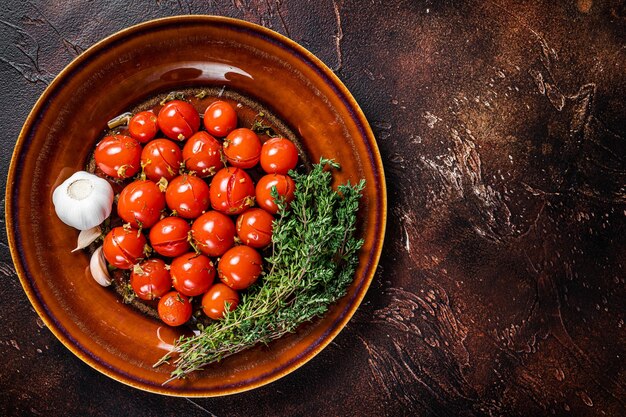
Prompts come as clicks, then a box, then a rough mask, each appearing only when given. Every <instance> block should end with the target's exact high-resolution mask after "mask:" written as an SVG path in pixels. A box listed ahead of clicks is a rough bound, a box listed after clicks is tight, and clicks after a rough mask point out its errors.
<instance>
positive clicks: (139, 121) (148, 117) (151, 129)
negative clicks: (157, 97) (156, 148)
mask: <svg viewBox="0 0 626 417" xmlns="http://www.w3.org/2000/svg"><path fill="white" fill-rule="evenodd" d="M158 130H159V126H158V124H157V117H156V114H154V113H153V112H151V111H142V112H139V113H137V114H136V115H134V116H133V117H131V119H130V122H128V132H129V133H130V136H132V137H133V138H135V139H137V140H138V141H139V142H141V143H146V142H148V141H150V140H152V139H154V136H156V133H157V131H158Z"/></svg>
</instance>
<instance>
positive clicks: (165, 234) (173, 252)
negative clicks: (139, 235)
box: [148, 217, 191, 258]
mask: <svg viewBox="0 0 626 417" xmlns="http://www.w3.org/2000/svg"><path fill="white" fill-rule="evenodd" d="M189 230H191V226H189V223H187V222H186V221H185V220H183V219H181V218H180V217H166V218H164V219H162V220H160V221H159V222H158V223H157V224H155V225H154V226H152V228H151V229H150V235H149V236H148V238H149V239H150V245H151V246H152V249H154V251H155V252H156V253H158V254H159V255H163V256H168V257H170V258H173V257H175V256H180V255H182V254H183V253H185V252H188V251H189V249H190V248H191V245H190V244H189V241H188V237H189Z"/></svg>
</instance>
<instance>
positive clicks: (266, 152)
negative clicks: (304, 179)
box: [261, 138, 298, 174]
mask: <svg viewBox="0 0 626 417" xmlns="http://www.w3.org/2000/svg"><path fill="white" fill-rule="evenodd" d="M296 165H298V149H297V148H296V145H294V144H293V142H292V141H290V140H289V139H285V138H272V139H270V140H268V141H267V142H265V143H264V144H263V147H262V148H261V168H263V171H265V172H267V173H268V174H286V173H287V172H289V170H290V169H294V168H295V167H296Z"/></svg>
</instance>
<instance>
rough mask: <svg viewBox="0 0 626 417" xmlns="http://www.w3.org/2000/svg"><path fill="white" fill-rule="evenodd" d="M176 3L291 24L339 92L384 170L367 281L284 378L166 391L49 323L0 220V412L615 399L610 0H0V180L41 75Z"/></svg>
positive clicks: (581, 409)
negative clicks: (25, 287) (87, 356)
mask: <svg viewBox="0 0 626 417" xmlns="http://www.w3.org/2000/svg"><path fill="white" fill-rule="evenodd" d="M188 13H200V14H218V15H226V16H232V17H237V18H241V19H245V20H249V21H252V22H255V23H259V24H262V25H264V26H267V27H269V28H272V29H274V30H276V31H278V32H280V33H282V34H285V35H287V36H289V37H291V38H292V39H293V40H295V41H297V42H299V43H301V44H302V45H304V46H305V47H307V48H308V49H309V50H311V51H312V52H313V53H314V54H315V55H317V56H318V57H319V58H321V59H322V61H324V62H325V63H326V64H327V65H328V66H329V67H331V68H332V69H333V70H334V71H335V72H336V73H337V75H338V76H339V77H340V78H341V79H342V80H343V81H344V83H345V84H346V85H347V87H348V89H350V90H351V91H352V93H353V94H354V96H355V98H356V100H357V101H358V102H359V103H360V105H361V106H362V108H363V110H364V112H365V114H366V116H367V117H368V119H369V120H370V123H371V125H372V127H373V129H374V131H375V134H376V137H377V139H378V144H379V147H380V150H381V153H382V157H383V161H384V165H385V169H386V174H387V181H388V187H389V209H390V216H389V222H388V233H387V238H386V243H385V249H384V251H383V256H382V259H381V263H380V267H379V270H378V273H377V274H376V278H375V281H374V283H373V285H372V287H371V289H370V291H369V293H368V295H367V297H366V299H365V302H364V304H363V305H362V307H361V308H360V309H359V311H358V312H357V314H356V316H355V317H354V319H353V320H352V321H351V322H350V324H349V325H348V326H347V328H346V329H345V330H344V331H343V332H342V333H341V334H340V335H339V337H338V338H337V339H336V341H335V342H334V343H332V344H331V345H330V346H329V347H328V348H327V349H325V350H324V351H323V352H322V353H321V354H320V355H319V356H317V357H316V358H315V359H314V360H312V361H311V362H309V363H308V364H307V365H305V366H304V367H303V368H301V369H299V370H298V371H296V372H294V373H293V374H291V375H289V376H287V377H285V378H283V379H282V380H279V381H278V382H276V383H273V384H271V385H269V386H266V387H263V388H260V389H257V390H254V391H252V392H248V393H244V394H240V395H236V396H231V397H226V398H215V399H194V400H193V401H192V400H188V399H183V398H167V397H160V396H157V395H153V394H148V393H144V392H141V391H138V390H134V389H131V388H128V387H126V386H123V385H121V384H119V383H117V382H115V381H113V380H111V379H109V378H107V377H105V376H103V375H100V374H99V373H97V372H96V371H94V370H92V369H91V368H89V367H88V366H87V365H85V364H84V363H82V362H81V361H80V360H79V359H77V358H76V357H74V356H73V355H72V354H71V353H70V352H69V351H68V350H67V349H66V348H64V347H63V346H62V345H61V344H60V343H59V342H58V341H57V340H56V339H55V338H54V336H53V335H52V334H51V333H50V332H49V331H48V330H47V329H46V328H45V326H44V325H43V323H42V321H41V320H40V319H39V318H38V317H37V315H36V314H35V312H34V311H33V309H32V308H31V307H30V304H29V302H28V300H27V298H26V296H25V294H24V293H23V291H22V289H21V286H20V283H19V280H18V278H17V277H16V274H15V270H14V268H13V266H12V262H11V259H10V255H9V249H8V247H7V244H6V241H7V239H6V232H5V230H4V227H3V228H1V229H0V277H1V278H2V285H1V286H0V326H1V331H0V355H1V356H0V357H1V358H2V361H3V364H2V365H0V414H2V415H28V414H33V415H92V416H107V415H128V416H138V415H175V414H180V415H216V416H220V417H222V416H250V415H278V414H281V415H323V416H334V415H337V416H339V415H342V416H369V415H371V416H381V415H388V416H400V415H433V416H478V415H510V416H531V415H555V414H556V415H575V416H604V415H607V416H624V415H626V406H625V403H626V388H625V384H626V376H625V369H624V355H626V337H625V329H624V313H625V311H624V310H625V302H624V300H625V295H626V291H625V285H624V284H625V282H624V281H625V275H626V274H625V271H624V269H625V266H624V263H625V262H626V257H625V256H624V255H625V253H626V240H625V239H624V235H625V234H626V230H625V227H624V225H625V222H624V217H625V215H626V191H625V186H626V161H625V159H626V142H625V137H626V106H625V101H624V97H625V94H626V5H625V4H624V2H622V1H604V2H599V1H593V0H577V1H576V0H571V1H560V2H553V1H536V2H524V4H518V2H517V1H513V0H511V1H506V0H494V1H482V0H477V1H466V2H459V1H455V2H452V1H447V2H444V1H382V0H375V1H374V0H372V1H357V0H352V1H347V0H345V1H339V0H337V1H328V0H322V1H314V0H311V1H287V0H283V1H280V0H234V1H232V2H226V1H200V0H196V1H190V0H177V1H168V0H157V1H153V2H144V1H132V0H125V1H103V0H92V1H82V2H80V1H76V0H74V1H59V0H55V1H43V0H42V1H34V2H23V1H21V0H3V2H2V6H0V83H1V86H0V87H1V88H0V97H1V98H2V101H1V102H2V103H3V106H2V111H1V112H0V126H1V127H2V136H1V137H0V146H1V148H0V150H1V151H0V165H1V166H2V182H3V184H2V185H3V186H4V182H5V178H6V170H7V167H8V164H9V160H10V157H11V153H12V149H13V145H14V143H15V140H16V138H17V136H18V134H19V130H20V128H21V125H22V123H23V122H24V120H25V118H26V116H27V114H28V112H29V111H30V109H31V107H32V106H33V104H34V103H35V101H36V99H37V98H38V97H39V95H40V94H41V92H42V91H43V89H44V88H45V87H46V84H47V83H49V82H50V80H51V79H52V78H53V77H54V76H55V74H57V73H58V72H59V71H60V70H61V69H62V68H63V67H64V66H65V65H66V64H68V63H69V62H70V61H71V60H72V59H73V58H74V57H75V56H76V55H77V54H78V53H80V52H81V51H83V50H85V49H86V48H88V47H89V46H90V45H92V44H93V43H94V42H96V41H98V40H99V39H101V38H103V37H104V36H107V35H109V34H112V33H114V32H116V31H118V30H120V29H122V28H125V27H127V26H129V25H132V24H135V23H139V22H142V21H145V20H149V19H152V18H156V17H161V16H170V15H176V14H188ZM95 99H97V98H95ZM77 117H80V115H77ZM303 117H306V115H303ZM2 195H3V196H4V192H3V193H2ZM3 209H4V202H3V204H2V210H3ZM0 221H4V220H0Z"/></svg>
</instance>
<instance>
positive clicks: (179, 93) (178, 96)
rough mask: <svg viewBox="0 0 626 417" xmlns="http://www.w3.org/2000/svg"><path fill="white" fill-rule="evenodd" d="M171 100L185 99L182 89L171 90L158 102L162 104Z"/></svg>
mask: <svg viewBox="0 0 626 417" xmlns="http://www.w3.org/2000/svg"><path fill="white" fill-rule="evenodd" d="M172 100H185V93H183V92H182V91H172V92H170V93H168V94H167V95H166V96H165V98H163V100H161V101H160V102H159V104H160V105H161V106H163V105H164V104H165V103H167V102H168V101H172Z"/></svg>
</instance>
